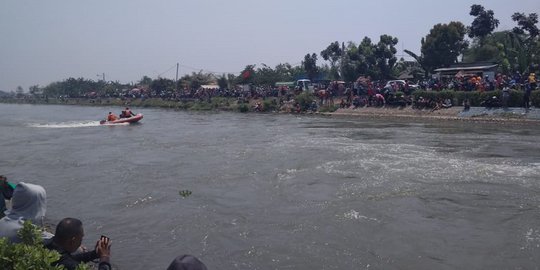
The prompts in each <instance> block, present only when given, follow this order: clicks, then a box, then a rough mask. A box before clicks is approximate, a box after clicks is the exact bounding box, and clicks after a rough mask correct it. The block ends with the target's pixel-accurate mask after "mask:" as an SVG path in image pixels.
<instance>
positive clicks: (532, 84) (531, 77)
mask: <svg viewBox="0 0 540 270" xmlns="http://www.w3.org/2000/svg"><path fill="white" fill-rule="evenodd" d="M528 81H529V87H530V88H531V90H536V74H535V73H531V74H529V80H528Z"/></svg>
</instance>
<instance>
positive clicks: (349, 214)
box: [343, 209, 379, 222]
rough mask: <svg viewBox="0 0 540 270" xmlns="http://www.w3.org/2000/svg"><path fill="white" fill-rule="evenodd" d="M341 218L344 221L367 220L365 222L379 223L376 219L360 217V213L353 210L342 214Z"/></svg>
mask: <svg viewBox="0 0 540 270" xmlns="http://www.w3.org/2000/svg"><path fill="white" fill-rule="evenodd" d="M343 216H344V217H345V218H346V219H352V220H367V221H373V222H379V220H378V219H376V218H371V217H367V216H364V215H360V212H357V211H355V210H354V209H353V210H351V211H348V212H346V213H344V214H343Z"/></svg>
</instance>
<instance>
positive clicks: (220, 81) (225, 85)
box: [217, 74, 229, 89]
mask: <svg viewBox="0 0 540 270" xmlns="http://www.w3.org/2000/svg"><path fill="white" fill-rule="evenodd" d="M217 84H218V85H219V88H221V89H226V88H229V83H228V81H227V77H226V76H225V74H223V75H222V76H221V77H219V78H218V81H217Z"/></svg>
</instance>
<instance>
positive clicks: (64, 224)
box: [54, 218, 83, 243]
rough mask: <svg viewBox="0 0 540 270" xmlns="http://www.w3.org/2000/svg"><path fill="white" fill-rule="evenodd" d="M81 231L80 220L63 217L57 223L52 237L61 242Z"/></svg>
mask: <svg viewBox="0 0 540 270" xmlns="http://www.w3.org/2000/svg"><path fill="white" fill-rule="evenodd" d="M82 232H83V227H82V222H81V221H80V220H78V219H76V218H64V219H62V220H61V221H60V222H59V223H58V225H56V231H55V233H54V238H55V240H56V241H58V242H59V243H63V242H65V241H67V240H70V239H71V238H73V237H75V236H78V235H80V234H81V233H82Z"/></svg>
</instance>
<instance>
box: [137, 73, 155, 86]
mask: <svg viewBox="0 0 540 270" xmlns="http://www.w3.org/2000/svg"><path fill="white" fill-rule="evenodd" d="M139 84H140V85H150V84H152V78H150V77H148V76H146V75H145V76H143V77H142V78H141V79H140V80H139Z"/></svg>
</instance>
